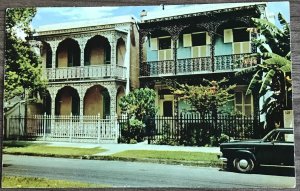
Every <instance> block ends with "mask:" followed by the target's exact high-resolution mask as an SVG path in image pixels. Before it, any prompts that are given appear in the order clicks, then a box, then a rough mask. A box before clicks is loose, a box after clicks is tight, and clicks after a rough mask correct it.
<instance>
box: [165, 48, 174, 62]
mask: <svg viewBox="0 0 300 191" xmlns="http://www.w3.org/2000/svg"><path fill="white" fill-rule="evenodd" d="M165 54H166V57H165V60H172V59H173V58H172V50H171V49H167V50H165Z"/></svg>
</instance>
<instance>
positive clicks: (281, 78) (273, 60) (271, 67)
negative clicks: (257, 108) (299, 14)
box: [236, 13, 291, 126]
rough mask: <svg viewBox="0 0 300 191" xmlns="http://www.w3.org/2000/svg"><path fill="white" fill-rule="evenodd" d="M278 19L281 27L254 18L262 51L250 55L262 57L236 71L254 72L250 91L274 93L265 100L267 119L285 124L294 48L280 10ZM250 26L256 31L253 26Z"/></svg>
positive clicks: (288, 27) (248, 91)
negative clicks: (258, 60)
mask: <svg viewBox="0 0 300 191" xmlns="http://www.w3.org/2000/svg"><path fill="white" fill-rule="evenodd" d="M278 19H279V22H280V24H281V26H282V28H278V27H277V26H275V25H274V24H273V23H271V22H269V21H267V20H266V19H257V18H253V21H254V24H255V26H256V27H257V28H258V31H259V32H260V33H261V36H260V38H257V39H254V40H253V43H254V44H255V45H256V46H257V47H258V49H259V52H258V53H257V54H253V55H251V56H258V57H260V58H261V59H262V63H261V64H258V65H256V66H254V67H252V68H249V69H245V70H242V71H241V72H238V73H236V75H237V76H244V75H246V74H251V75H252V76H253V77H252V79H251V81H250V83H249V86H248V89H247V94H250V93H252V94H259V96H265V95H267V93H268V94H270V93H271V94H272V95H271V96H270V97H269V98H268V99H267V100H266V101H265V103H264V105H263V109H262V110H261V112H262V113H265V114H266V116H267V118H268V119H272V120H271V121H273V120H275V123H279V124H280V123H281V125H282V115H283V114H282V112H283V111H282V110H283V109H284V108H285V107H286V103H287V100H285V99H286V95H287V91H288V92H291V78H290V72H291V56H290V55H291V50H290V26H289V23H288V22H287V21H286V20H285V19H284V18H283V16H282V15H281V14H280V13H279V14H278ZM250 30H252V32H255V30H253V29H250ZM289 95H291V93H289ZM271 126H274V124H271Z"/></svg>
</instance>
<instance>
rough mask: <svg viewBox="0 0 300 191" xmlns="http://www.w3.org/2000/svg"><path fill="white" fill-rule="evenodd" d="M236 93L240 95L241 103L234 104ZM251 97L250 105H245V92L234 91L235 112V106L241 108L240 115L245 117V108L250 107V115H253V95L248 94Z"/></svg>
mask: <svg viewBox="0 0 300 191" xmlns="http://www.w3.org/2000/svg"><path fill="white" fill-rule="evenodd" d="M236 93H242V103H241V104H240V103H238V104H237V103H236ZM250 96H251V103H250V104H249V103H247V104H246V103H245V98H246V92H245V91H235V96H234V108H235V109H236V111H238V110H237V106H241V107H242V112H241V113H242V114H243V115H245V106H250V108H251V115H253V111H254V108H253V95H252V94H250Z"/></svg>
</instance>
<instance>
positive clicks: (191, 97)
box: [171, 78, 236, 145]
mask: <svg viewBox="0 0 300 191" xmlns="http://www.w3.org/2000/svg"><path fill="white" fill-rule="evenodd" d="M203 82H204V83H203V84H200V85H198V86H195V85H187V84H177V87H175V88H174V87H171V90H172V92H173V94H175V95H177V96H179V100H184V101H186V102H187V103H188V104H190V105H191V106H192V107H193V108H194V110H195V111H197V112H199V114H200V118H201V121H200V125H199V126H200V127H202V128H201V132H200V130H199V128H196V130H197V132H196V134H195V136H196V137H195V141H196V143H197V144H198V145H201V144H206V143H208V142H209V134H213V135H214V136H216V137H219V135H220V130H219V128H218V127H217V125H212V127H213V128H209V126H207V125H206V124H205V122H204V119H205V115H207V114H211V115H212V116H213V119H214V120H213V123H214V124H217V111H218V108H220V107H222V106H224V105H225V104H227V103H228V102H229V101H231V100H233V98H234V94H232V93H231V91H232V90H233V89H234V88H235V87H236V86H235V85H228V84H227V82H228V80H227V79H225V78H224V79H222V80H220V81H219V82H218V81H215V80H212V81H209V80H206V79H204V80H203ZM198 131H199V132H198ZM200 138H202V139H203V140H201V139H200Z"/></svg>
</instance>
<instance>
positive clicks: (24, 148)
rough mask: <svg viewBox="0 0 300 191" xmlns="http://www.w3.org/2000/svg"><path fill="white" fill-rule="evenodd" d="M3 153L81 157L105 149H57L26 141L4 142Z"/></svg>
mask: <svg viewBox="0 0 300 191" xmlns="http://www.w3.org/2000/svg"><path fill="white" fill-rule="evenodd" d="M3 146H4V148H3V153H5V154H32V155H42V156H66V157H67V156H70V157H80V156H83V155H93V154H96V153H100V152H104V151H105V149H102V148H100V147H95V148H77V147H57V146H48V145H47V144H45V143H30V142H25V141H18V142H14V141H11V142H4V143H3Z"/></svg>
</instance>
